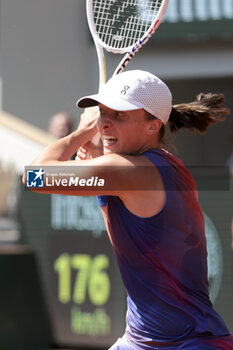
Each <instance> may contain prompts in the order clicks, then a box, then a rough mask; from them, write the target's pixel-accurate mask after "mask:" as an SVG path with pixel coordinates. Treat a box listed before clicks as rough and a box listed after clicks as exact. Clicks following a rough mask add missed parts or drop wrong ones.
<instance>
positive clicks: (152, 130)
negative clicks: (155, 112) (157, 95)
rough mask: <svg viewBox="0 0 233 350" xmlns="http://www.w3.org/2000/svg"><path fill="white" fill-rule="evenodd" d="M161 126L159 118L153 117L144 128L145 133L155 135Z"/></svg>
mask: <svg viewBox="0 0 233 350" xmlns="http://www.w3.org/2000/svg"><path fill="white" fill-rule="evenodd" d="M161 126H162V122H161V120H159V119H153V120H150V121H149V122H148V126H147V128H146V135H155V134H157V133H158V132H159V130H160V128H161Z"/></svg>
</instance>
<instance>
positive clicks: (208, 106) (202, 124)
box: [169, 93, 230, 134]
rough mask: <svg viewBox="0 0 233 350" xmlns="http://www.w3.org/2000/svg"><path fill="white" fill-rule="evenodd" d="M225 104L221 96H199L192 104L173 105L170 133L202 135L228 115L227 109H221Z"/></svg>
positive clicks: (210, 94)
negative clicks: (187, 131)
mask: <svg viewBox="0 0 233 350" xmlns="http://www.w3.org/2000/svg"><path fill="white" fill-rule="evenodd" d="M224 102H225V97H224V95H223V94H212V93H209V94H203V93H201V94H199V95H197V97H196V100H195V101H194V102H190V103H182V104H178V105H174V106H173V107H172V111H171V114H170V118H169V128H170V130H171V132H172V133H176V132H177V131H178V130H180V129H189V130H190V131H191V132H194V131H195V130H197V131H199V132H200V133H201V134H204V133H205V131H206V130H207V128H208V127H209V126H210V125H211V124H215V123H217V122H218V121H223V120H224V118H223V117H222V115H223V114H226V115H227V114H229V113H230V111H229V109H228V108H224V107H222V104H223V103H224Z"/></svg>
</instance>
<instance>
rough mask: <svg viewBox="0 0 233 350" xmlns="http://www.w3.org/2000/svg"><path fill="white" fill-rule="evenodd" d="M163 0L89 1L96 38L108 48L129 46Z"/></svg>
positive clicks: (149, 21) (144, 30)
mask: <svg viewBox="0 0 233 350" xmlns="http://www.w3.org/2000/svg"><path fill="white" fill-rule="evenodd" d="M162 3H163V0H93V15H94V23H95V27H96V32H97V35H98V36H99V38H100V39H101V40H102V41H103V42H104V43H105V45H107V46H108V47H110V48H113V49H114V48H115V49H124V48H127V47H129V46H132V45H133V44H134V43H136V42H137V41H138V40H140V39H141V38H142V36H143V35H144V34H145V33H146V32H147V31H148V30H149V29H150V27H151V25H152V23H154V22H155V20H156V18H157V14H158V12H159V10H160V8H161V5H162Z"/></svg>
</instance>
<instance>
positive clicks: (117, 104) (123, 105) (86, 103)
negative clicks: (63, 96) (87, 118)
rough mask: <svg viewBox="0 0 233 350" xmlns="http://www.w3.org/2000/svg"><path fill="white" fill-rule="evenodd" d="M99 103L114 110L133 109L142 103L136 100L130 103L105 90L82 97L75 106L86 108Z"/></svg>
mask: <svg viewBox="0 0 233 350" xmlns="http://www.w3.org/2000/svg"><path fill="white" fill-rule="evenodd" d="M99 103H101V104H103V105H104V106H106V107H108V108H111V109H113V110H116V111H133V110H137V109H141V108H142V105H141V104H140V103H138V102H135V103H130V102H128V101H125V100H124V99H123V98H120V97H119V96H118V97H116V96H112V95H110V94H107V93H106V92H105V93H104V94H101V93H99V94H96V95H90V96H85V97H82V98H80V99H79V100H78V102H77V103H76V106H77V107H81V108H87V107H94V106H97V105H98V104H99Z"/></svg>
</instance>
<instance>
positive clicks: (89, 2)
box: [86, 0, 169, 90]
mask: <svg viewBox="0 0 233 350" xmlns="http://www.w3.org/2000/svg"><path fill="white" fill-rule="evenodd" d="M168 2H169V0H163V2H162V4H161V6H160V9H159V10H158V13H157V16H156V17H155V20H154V21H153V22H152V23H151V26H150V27H149V29H148V30H147V31H146V32H145V33H144V34H143V35H142V37H141V38H140V39H139V40H137V41H136V42H135V43H134V44H133V45H130V46H128V47H126V48H113V47H111V46H109V45H106V44H105V43H104V42H103V41H102V40H101V39H100V38H99V36H98V34H97V32H96V29H95V23H94V13H93V0H86V13H87V20H88V25H89V29H90V32H91V35H92V37H93V40H94V43H95V47H96V52H97V57H98V64H99V90H100V89H101V88H102V86H103V85H104V84H105V82H106V63H105V57H104V51H103V48H104V49H105V50H106V51H108V52H112V53H115V54H117V53H119V54H124V53H126V54H125V55H124V57H123V58H122V60H121V61H120V63H119V64H118V66H117V68H116V69H115V71H114V73H113V75H115V74H119V73H121V72H122V71H123V70H124V69H125V67H126V66H127V65H128V63H129V62H130V61H131V59H132V58H133V57H134V55H135V53H136V52H138V50H139V49H140V48H141V47H142V46H143V45H144V44H146V43H147V41H148V40H149V39H150V38H151V37H152V35H153V34H154V33H155V31H156V30H157V29H158V27H159V25H160V23H161V21H162V19H163V16H164V14H165V12H166V9H167V6H168Z"/></svg>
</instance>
